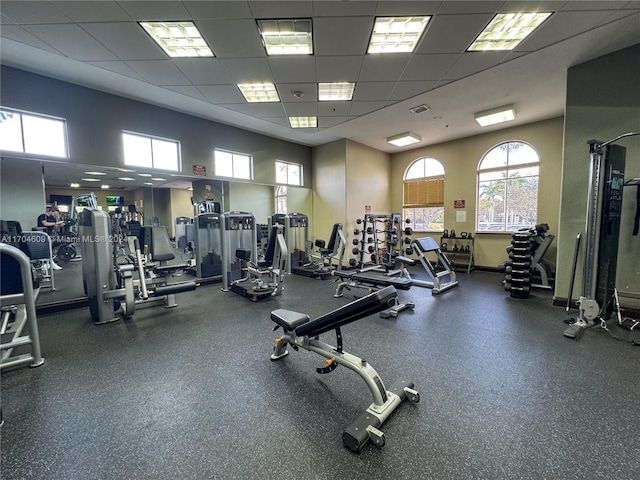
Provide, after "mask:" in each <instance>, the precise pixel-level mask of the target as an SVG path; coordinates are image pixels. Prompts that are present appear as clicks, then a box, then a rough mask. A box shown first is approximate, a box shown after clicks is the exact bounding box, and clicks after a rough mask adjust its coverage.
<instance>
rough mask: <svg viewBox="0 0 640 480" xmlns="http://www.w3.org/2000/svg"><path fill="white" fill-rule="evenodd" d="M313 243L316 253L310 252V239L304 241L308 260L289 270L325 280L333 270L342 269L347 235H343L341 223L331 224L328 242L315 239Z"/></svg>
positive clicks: (311, 246) (311, 245)
mask: <svg viewBox="0 0 640 480" xmlns="http://www.w3.org/2000/svg"><path fill="white" fill-rule="evenodd" d="M315 245H316V247H317V248H318V254H317V255H313V254H312V253H311V249H312V248H313V244H312V243H311V242H310V241H307V242H305V251H307V256H308V258H309V260H310V262H309V263H307V264H305V265H302V266H298V267H293V268H291V272H292V273H295V274H297V275H304V276H305V277H312V278H319V279H323V280H326V279H327V278H329V277H330V276H331V272H332V271H333V270H341V269H342V262H343V261H344V252H345V249H346V246H347V237H345V235H344V232H343V231H342V224H341V223H334V224H333V228H332V229H331V236H330V237H329V243H328V244H325V241H324V240H319V239H317V240H316V241H315ZM334 262H335V265H334Z"/></svg>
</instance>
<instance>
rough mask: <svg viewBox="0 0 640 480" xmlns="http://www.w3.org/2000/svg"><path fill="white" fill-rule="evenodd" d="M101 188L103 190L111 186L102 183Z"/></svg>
mask: <svg viewBox="0 0 640 480" xmlns="http://www.w3.org/2000/svg"><path fill="white" fill-rule="evenodd" d="M100 188H102V189H103V190H106V189H107V188H111V187H110V186H109V185H105V184H102V185H100Z"/></svg>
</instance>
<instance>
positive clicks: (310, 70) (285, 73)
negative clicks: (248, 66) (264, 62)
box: [268, 55, 316, 83]
mask: <svg viewBox="0 0 640 480" xmlns="http://www.w3.org/2000/svg"><path fill="white" fill-rule="evenodd" d="M268 62H269V66H270V67H271V72H273V78H274V79H275V81H276V82H278V83H279V82H297V83H305V82H315V81H316V61H315V58H313V56H312V55H305V56H300V55H291V56H289V55H287V56H282V57H269V58H268Z"/></svg>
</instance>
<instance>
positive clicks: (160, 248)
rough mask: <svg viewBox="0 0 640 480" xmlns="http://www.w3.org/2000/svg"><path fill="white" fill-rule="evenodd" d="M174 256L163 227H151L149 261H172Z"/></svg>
mask: <svg viewBox="0 0 640 480" xmlns="http://www.w3.org/2000/svg"><path fill="white" fill-rule="evenodd" d="M174 258H176V256H175V255H174V253H173V247H172V246H171V241H170V240H169V234H168V233H167V229H166V228H164V227H151V259H152V260H153V261H154V262H163V261H167V260H173V259H174Z"/></svg>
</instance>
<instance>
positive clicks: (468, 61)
mask: <svg viewBox="0 0 640 480" xmlns="http://www.w3.org/2000/svg"><path fill="white" fill-rule="evenodd" d="M506 55H507V53H506V52H467V53H464V54H463V55H461V56H460V58H458V60H457V61H456V63H455V64H454V65H453V66H452V67H451V68H450V69H449V71H448V72H447V78H462V77H468V76H469V75H473V74H474V73H478V72H481V71H482V70H486V69H487V68H491V67H494V66H496V65H498V64H499V63H500V61H501V60H502V59H503V58H505V56H506Z"/></svg>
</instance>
